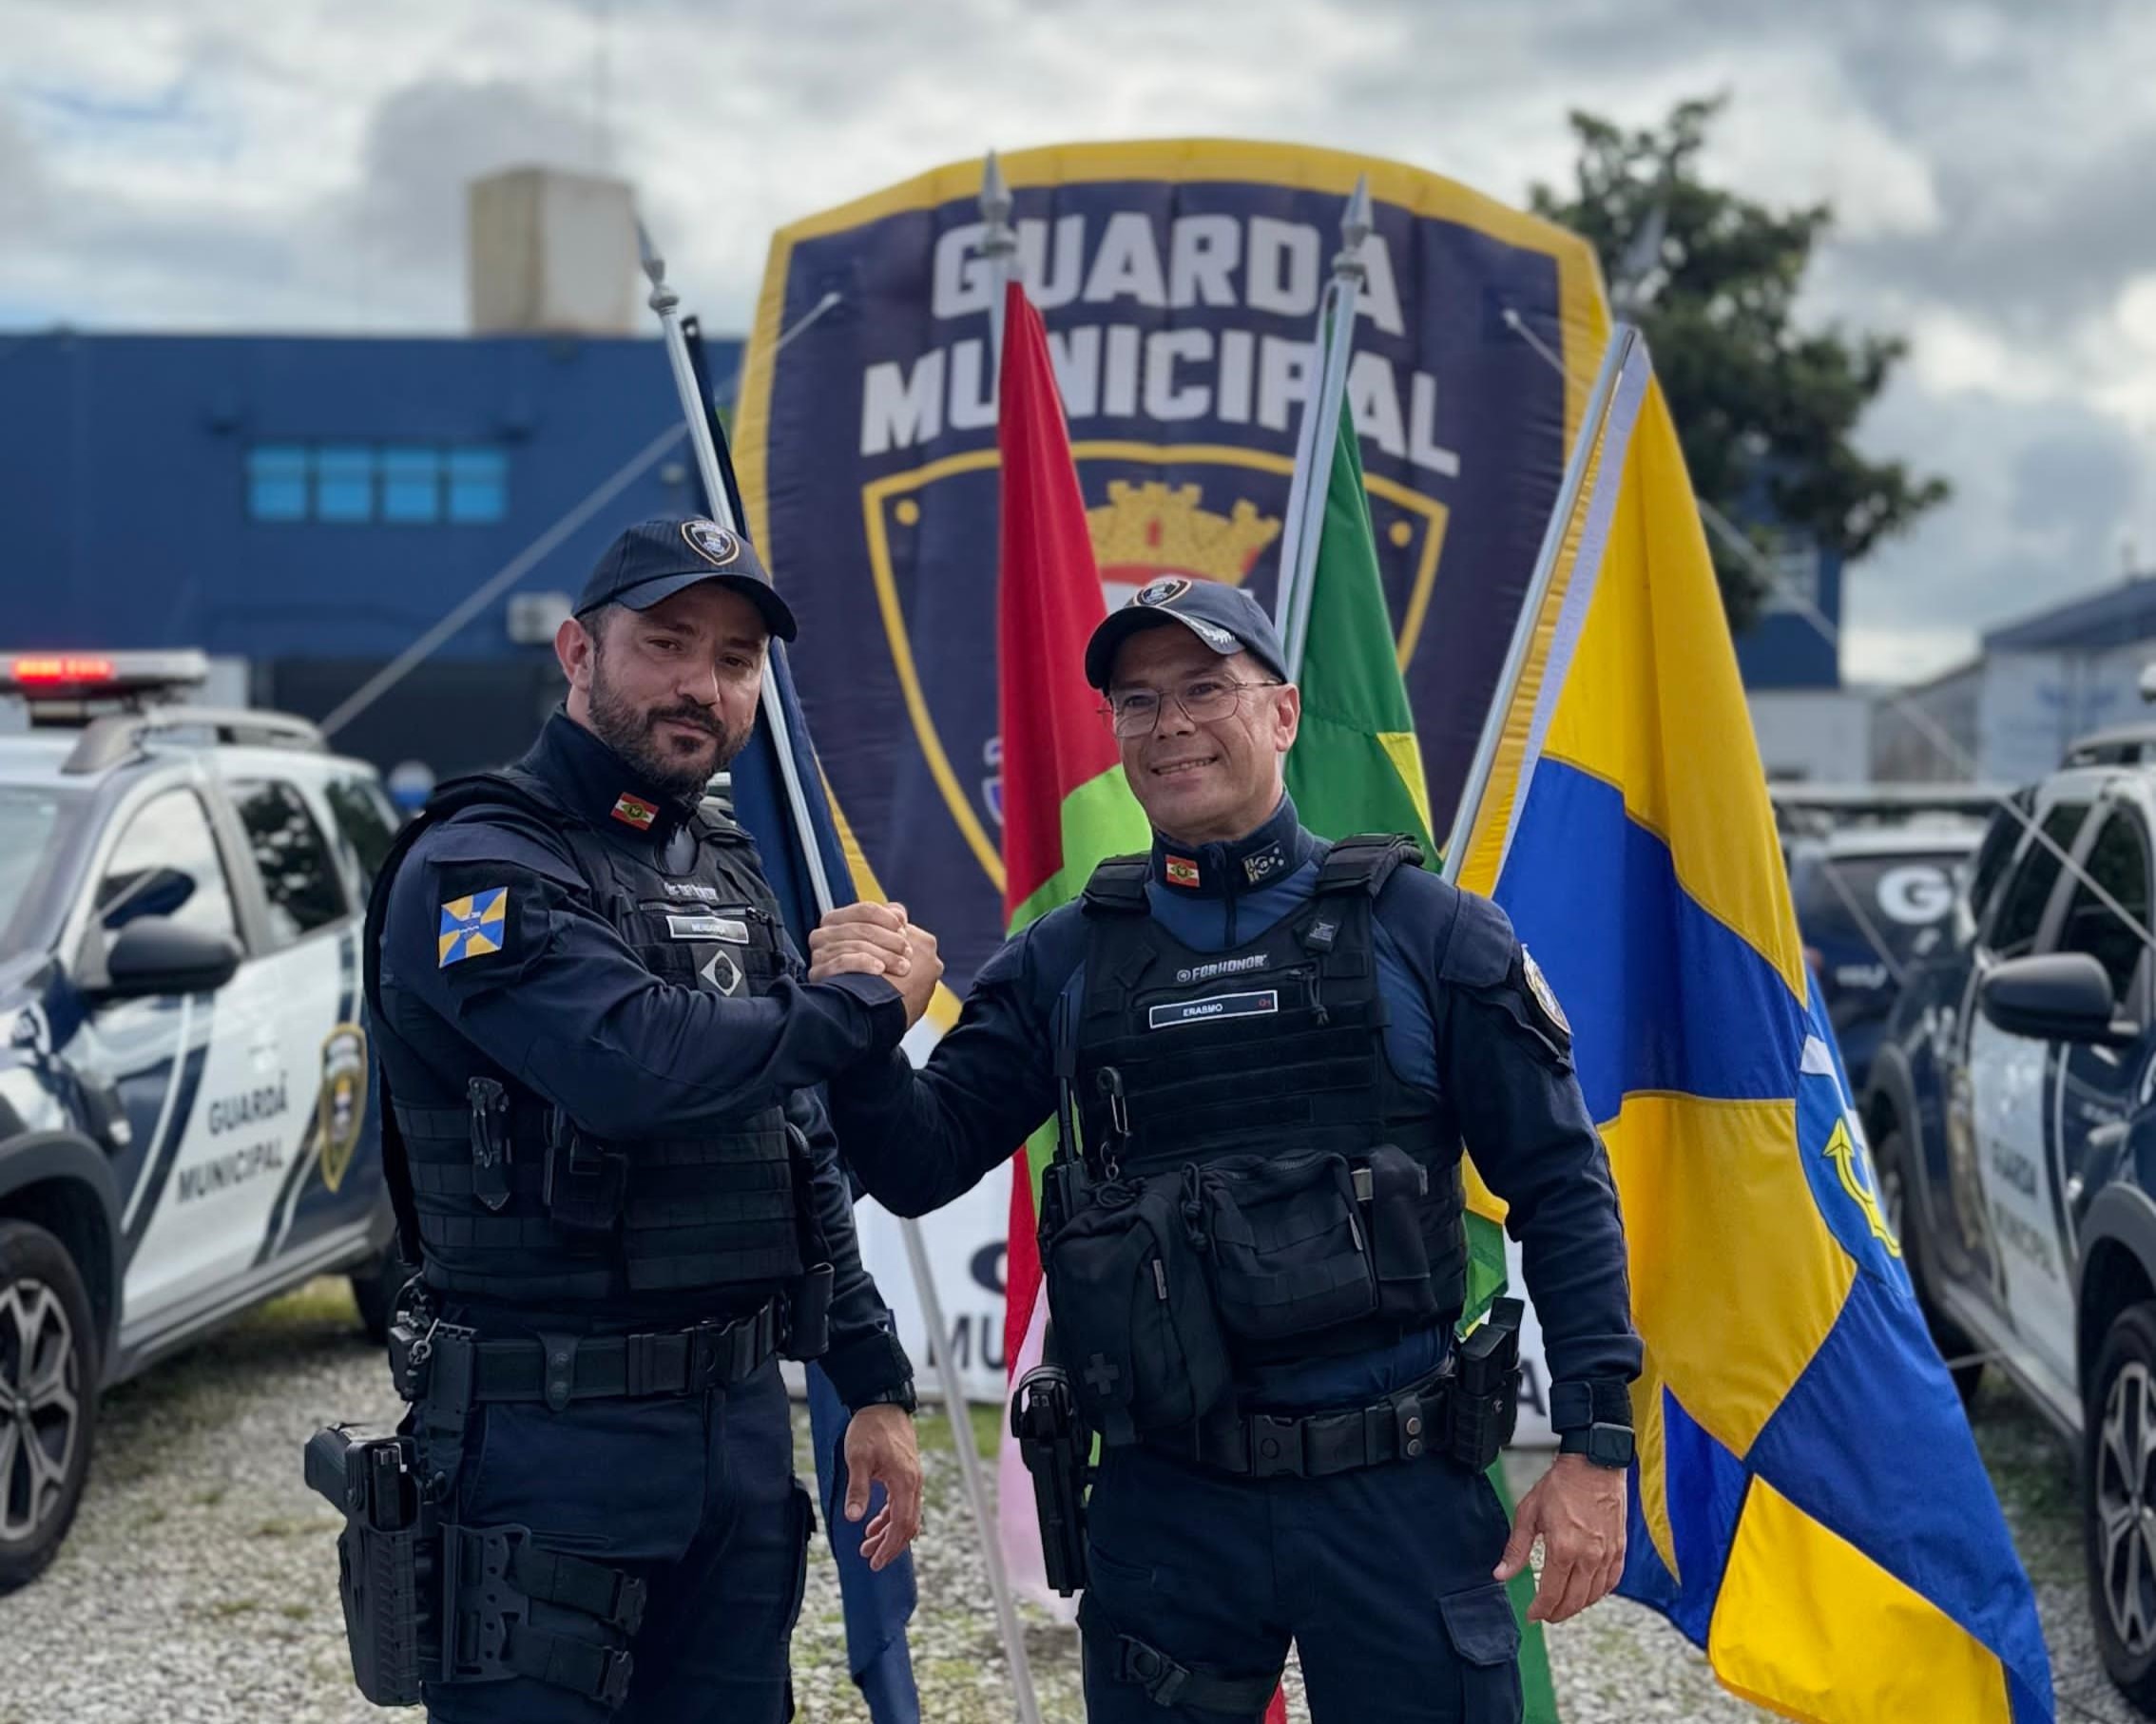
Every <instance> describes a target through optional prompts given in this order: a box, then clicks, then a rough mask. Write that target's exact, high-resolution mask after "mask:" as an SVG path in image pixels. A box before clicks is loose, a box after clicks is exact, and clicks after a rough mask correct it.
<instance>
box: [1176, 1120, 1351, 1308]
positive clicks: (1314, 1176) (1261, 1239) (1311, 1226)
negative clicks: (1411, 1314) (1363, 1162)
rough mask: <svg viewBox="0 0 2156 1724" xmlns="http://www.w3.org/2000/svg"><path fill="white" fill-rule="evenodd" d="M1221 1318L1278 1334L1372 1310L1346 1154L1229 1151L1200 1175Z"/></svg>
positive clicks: (1198, 1177) (1200, 1186) (1201, 1198)
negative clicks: (1233, 1153) (1237, 1153)
mask: <svg viewBox="0 0 2156 1724" xmlns="http://www.w3.org/2000/svg"><path fill="white" fill-rule="evenodd" d="M1197 1188H1198V1193H1199V1202H1200V1205H1201V1208H1202V1211H1203V1218H1204V1227H1205V1232H1206V1235H1207V1236H1208V1243H1209V1246H1210V1251H1211V1256H1212V1263H1213V1290H1214V1293H1215V1296H1216V1298H1217V1299H1218V1301H1219V1305H1220V1313H1221V1322H1222V1324H1223V1325H1224V1326H1225V1327H1226V1329H1227V1331H1228V1332H1229V1333H1230V1334H1232V1335H1234V1336H1235V1337H1236V1338H1237V1339H1239V1340H1242V1341H1258V1342H1266V1341H1280V1340H1285V1339H1288V1338H1290V1337H1292V1336H1296V1335H1306V1334H1310V1333H1312V1332H1314V1331H1318V1330H1322V1329H1331V1328H1333V1327H1335V1326H1336V1325H1338V1324H1343V1323H1352V1322H1354V1321H1356V1320H1357V1318H1359V1317H1368V1316H1372V1315H1374V1314H1375V1313H1376V1311H1377V1272H1376V1265H1375V1263H1374V1262H1373V1260H1372V1254H1371V1250H1370V1245H1369V1241H1368V1239H1367V1238H1366V1237H1365V1236H1364V1230H1363V1223H1362V1216H1361V1214H1360V1213H1359V1212H1360V1209H1361V1205H1360V1204H1359V1203H1358V1202H1357V1200H1356V1176H1355V1172H1354V1170H1353V1169H1352V1168H1351V1167H1350V1166H1349V1163H1348V1159H1347V1158H1346V1157H1345V1156H1340V1155H1335V1154H1333V1153H1331V1152H1330V1151H1319V1152H1305V1153H1304V1154H1301V1155H1294V1156H1284V1157H1280V1158H1277V1159H1276V1158H1273V1157H1269V1156H1232V1157H1228V1158H1226V1159H1222V1160H1219V1161H1214V1162H1210V1163H1208V1164H1207V1165H1206V1166H1204V1167H1203V1168H1200V1169H1199V1170H1198V1173H1197Z"/></svg>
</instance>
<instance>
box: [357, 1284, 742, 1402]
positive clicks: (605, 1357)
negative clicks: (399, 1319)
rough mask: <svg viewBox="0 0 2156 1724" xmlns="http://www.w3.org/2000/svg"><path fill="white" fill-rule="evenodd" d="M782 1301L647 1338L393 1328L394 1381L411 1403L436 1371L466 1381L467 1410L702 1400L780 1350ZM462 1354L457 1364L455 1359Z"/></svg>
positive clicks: (446, 1325) (443, 1326)
mask: <svg viewBox="0 0 2156 1724" xmlns="http://www.w3.org/2000/svg"><path fill="white" fill-rule="evenodd" d="M779 1342H780V1315H779V1301H778V1300H776V1299H774V1300H772V1301H771V1302H770V1303H768V1304H766V1305H764V1306H763V1307H762V1308H761V1309H760V1310H759V1311H758V1312H755V1313H754V1314H753V1315H750V1316H746V1317H741V1318H738V1319H737V1320H735V1321H734V1322H731V1323H726V1324H719V1323H699V1324H697V1325H696V1326H695V1327H693V1328H690V1329H682V1330H670V1331H663V1332H658V1333H652V1334H628V1335H541V1336H539V1337H537V1338H535V1339H529V1340H515V1341H482V1340H480V1339H479V1338H478V1337H477V1335H476V1334H475V1333H474V1332H473V1331H472V1330H469V1329H465V1328H462V1327H460V1326H458V1325H455V1324H449V1323H439V1322H437V1323H433V1324H432V1325H430V1326H429V1327H428V1328H427V1329H426V1330H425V1331H423V1332H418V1333H414V1332H413V1331H410V1330H406V1329H403V1328H402V1327H401V1326H400V1327H395V1328H393V1329H392V1330H391V1331H390V1375H391V1376H392V1377H393V1378H394V1379H395V1382H396V1387H397V1392H398V1393H399V1394H400V1395H402V1396H403V1397H404V1398H405V1399H406V1400H408V1401H416V1400H418V1399H420V1398H421V1397H422V1396H423V1395H424V1394H425V1393H426V1392H427V1388H428V1384H429V1381H430V1380H431V1379H432V1378H433V1375H434V1374H435V1373H436V1372H446V1373H448V1374H449V1376H450V1378H451V1379H452V1380H454V1381H459V1382H461V1381H463V1380H465V1379H466V1378H467V1376H468V1377H469V1381H470V1383H471V1391H470V1395H469V1397H468V1404H471V1405H476V1404H478V1403H480V1402H484V1401H544V1402H545V1403H546V1404H547V1405H548V1406H549V1407H550V1408H553V1409H554V1410H555V1411H556V1412H559V1411H561V1409H562V1408H565V1407H567V1406H568V1404H569V1403H570V1402H571V1401H599V1400H637V1399H642V1398H645V1397H647V1396H654V1395H684V1394H700V1393H702V1392H703V1390H705V1389H725V1388H728V1387H730V1386H731V1385H733V1384H736V1383H740V1382H742V1381H744V1380H745V1379H747V1378H749V1377H751V1376H754V1375H755V1374H756V1372H757V1371H759V1370H761V1369H762V1368H763V1366H764V1363H765V1362H766V1361H767V1360H769V1359H771V1358H772V1357H773V1356H774V1355H775V1354H776V1353H777V1352H778V1350H779ZM460 1354H461V1355H462V1357H459V1356H458V1355H460Z"/></svg>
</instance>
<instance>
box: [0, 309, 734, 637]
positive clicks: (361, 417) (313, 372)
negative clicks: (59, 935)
mask: <svg viewBox="0 0 2156 1724" xmlns="http://www.w3.org/2000/svg"><path fill="white" fill-rule="evenodd" d="M738 354H739V344H738V343H735V342H723V343H721V342H714V343H713V344H712V345H711V349H710V361H711V365H712V369H713V371H714V373H715V374H717V375H719V376H721V377H724V376H726V375H727V374H730V373H731V372H732V371H733V369H734V367H735V365H736V363H737V362H738ZM679 423H680V410H679V408H678V407H677V405H676V400H675V395H674V389H673V383H672V380H671V377H670V375H669V374H668V371H667V367H666V359H665V354H664V349H663V348H662V346H661V345H660V343H659V342H658V341H657V340H656V339H642V340H631V339H624V338H588V337H574V338H571V337H552V336H489V337H476V338H474V337H461V336H458V337H439V338H373V337H355V338H341V337H340V338H318V337H301V336H201V337H197V336H177V335H72V334H67V333H65V332H62V333H55V334H50V335H30V336H28V337H25V338H23V339H21V340H20V341H19V343H18V344H16V345H14V346H12V347H11V348H10V350H9V352H8V354H7V355H6V361H5V363H4V364H0V594H4V595H5V597H4V600H0V637H4V639H0V645H5V646H40V647H43V646H52V647H114V648H117V647H129V646H171V645H188V646H201V647H203V648H206V649H207V650H209V651H211V652H213V653H231V654H239V655H243V656H245V657H246V658H248V659H250V660H252V661H255V662H256V663H257V664H258V665H260V664H263V663H266V662H273V661H279V660H287V659H320V660H337V661H367V660H374V661H379V660H384V659H387V658H389V657H391V656H393V655H394V654H395V653H396V652H398V651H399V650H401V649H402V648H403V647H405V646H407V645H409V644H410V643H411V642H412V641H413V639H414V637H415V636H416V635H418V634H419V633H420V632H421V631H422V630H424V629H426V628H427V627H429V626H430V625H431V624H433V623H436V622H437V621H439V620H440V619H441V617H442V616H443V615H444V613H446V612H447V611H448V610H449V609H450V608H451V606H452V605H453V604H454V603H456V602H457V601H458V600H459V599H461V598H462V597H464V596H465V595H466V594H467V593H469V592H470V591H471V590H472V588H473V587H475V586H477V585H478V584H480V583H481V582H482V581H484V580H485V579H486V578H487V577H488V576H490V575H491V574H492V573H493V572H494V571H495V570H496V569H498V568H499V567H501V566H502V565H504V564H505V563H507V562H508V561H509V559H510V557H512V556H514V555H515V554H516V553H517V552H518V551H520V550H522V549H523V548H524V547H525V546H527V545H529V543H530V542H531V541H532V540H533V539H535V538H537V537H538V536H539V535H540V534H541V533H542V532H544V531H545V530H546V528H547V527H549V526H550V525H551V524H552V523H553V522H554V521H555V520H556V519H557V518H558V517H559V516H561V515H562V514H563V513H565V512H566V511H567V510H568V509H569V508H571V507H573V506H574V505H575V504H576V503H577V502H578V500H579V499H581V498H582V497H584V496H585V495H586V493H587V492H588V491H589V490H590V489H591V488H593V487H594V486H596V485H597V484H599V483H600V482H601V481H602V480H603V479H605V478H606V476H607V475H608V474H609V473H611V472H613V471H614V470H615V469H618V468H619V467H621V466H622V465H623V464H624V463H625V462H626V461H627V460H629V459H630V457H631V456H633V455H634V454H635V453H636V452H637V451H638V450H640V449H642V448H643V447H644V446H645V444H646V443H648V442H649V441H650V439H651V438H652V437H653V436H655V435H656V434H658V433H659V432H660V431H663V430H664V429H665V428H667V427H668V426H671V425H677V424H679ZM263 449H268V450H273V451H275V450H287V451H289V450H294V449H302V450H310V451H318V450H324V449H328V450H333V451H336V450H343V451H347V454H346V455H345V456H344V457H343V458H344V463H345V471H346V475H347V478H349V476H350V472H351V469H352V462H351V457H350V452H349V451H354V450H357V451H362V452H363V451H370V450H371V451H376V452H379V451H386V450H400V451H403V463H404V465H403V469H402V470H403V471H404V472H405V473H406V474H407V475H409V473H410V471H411V470H412V466H413V462H414V451H420V452H421V457H422V458H421V459H420V465H421V467H422V468H423V467H424V459H423V452H424V451H436V452H438V453H439V454H440V455H441V456H442V457H443V458H444V459H445V460H446V459H448V457H449V456H451V455H452V454H457V453H460V452H461V453H464V454H466V455H468V456H472V457H476V458H475V459H472V460H467V461H466V462H464V463H463V465H464V466H466V467H472V468H474V469H476V470H477V471H478V472H479V473H480V474H481V476H482V478H483V477H484V475H485V473H486V472H487V471H489V470H493V471H496V472H498V474H499V478H500V485H501V491H500V507H499V512H498V518H494V519H480V520H472V521H453V520H447V519H437V520H436V521H434V522H433V523H426V524H415V523H411V522H395V521H386V520H382V519H379V518H378V515H379V513H380V510H379V509H378V508H377V509H375V510H373V511H370V512H373V513H375V515H376V516H377V518H375V519H371V520H367V521H328V520H319V519H304V520H263V519H258V518H255V515H254V514H253V513H252V512H251V510H250V491H249V471H250V452H251V451H255V450H263ZM489 451H498V461H495V460H492V459H491V457H490V456H489ZM668 468H671V469H673V471H674V472H675V473H676V474H677V475H679V477H677V479H676V481H675V482H674V483H671V484H669V483H667V482H666V481H665V480H664V478H662V476H661V473H662V470H663V469H668ZM694 494H695V493H694V490H693V481H692V480H687V478H686V462H685V459H684V458H683V455H682V453H681V452H680V451H675V452H674V453H672V454H671V455H669V456H668V457H667V458H666V459H664V460H662V461H661V462H660V463H658V464H657V466H655V467H654V468H653V469H650V470H648V471H646V472H645V474H644V475H643V476H642V477H640V478H639V479H638V480H636V481H635V482H634V483H633V484H632V485H630V486H629V487H628V488H626V490H625V491H624V492H623V493H622V494H621V495H620V496H619V497H618V498H616V499H615V500H614V502H613V503H611V504H610V505H608V506H607V507H606V508H603V509H602V510H600V511H599V513H598V515H597V516H596V517H595V518H594V519H593V520H592V521H591V522H590V523H588V524H587V526H586V527H584V528H583V529H582V530H580V531H579V532H577V533H575V534H572V535H571V536H570V537H569V538H568V540H567V541H566V542H565V543H564V544H563V545H562V546H559V547H558V548H556V549H555V550H554V551H553V552H552V553H551V554H550V555H549V557H548V558H546V559H545V560H544V561H543V562H542V563H540V564H539V565H537V566H536V567H534V568H533V569H532V570H531V571H530V572H529V574H528V575H527V576H526V577H525V578H524V579H523V580H522V581H521V582H520V583H519V584H518V589H519V590H524V591H545V590H549V589H550V590H558V591H567V592H574V591H575V590H576V589H577V588H578V587H579V586H580V585H582V584H583V581H584V578H585V576H586V574H587V572H588V570H589V569H590V567H591V565H592V563H593V562H594V561H595V560H596V558H597V556H598V554H599V552H600V550H601V549H602V548H603V547H604V546H605V544H606V541H607V539H608V538H610V537H611V536H612V534H613V533H614V532H615V530H617V528H618V527H620V526H621V525H623V524H624V523H626V522H627V521H630V520H634V519H637V518H639V517H642V516H645V515H651V514H657V513H661V512H664V511H667V510H678V509H683V508H687V507H689V506H690V499H691V498H692V497H693V496H694ZM478 501H479V503H480V505H481V507H480V508H479V509H478V511H477V512H479V513H480V514H482V515H484V514H487V513H490V512H492V511H491V509H489V508H487V507H485V506H486V502H487V500H486V498H485V497H484V495H480V496H479V497H478ZM446 507H447V500H446V498H445V508H446ZM534 650H537V651H540V652H542V653H543V651H544V649H532V648H514V647H512V646H511V645H510V642H508V640H507V638H506V636H505V634H504V632H503V622H502V612H501V608H500V607H499V606H498V605H497V606H491V607H489V609H488V610H486V611H485V612H483V613H482V614H481V615H480V616H478V617H476V618H474V619H473V620H472V623H469V624H468V625H466V626H465V627H464V628H463V629H462V630H460V631H459V632H458V634H457V635H456V636H455V637H454V638H453V639H452V640H451V641H450V642H448V643H447V644H446V645H445V646H444V647H443V649H442V656H443V657H444V658H445V659H448V660H451V661H455V660H468V661H469V660H479V659H488V658H499V657H503V656H529V655H530V654H531V653H532V652H533V651H534Z"/></svg>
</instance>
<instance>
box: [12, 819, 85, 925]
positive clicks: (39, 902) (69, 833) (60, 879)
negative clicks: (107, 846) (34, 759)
mask: <svg viewBox="0 0 2156 1724" xmlns="http://www.w3.org/2000/svg"><path fill="white" fill-rule="evenodd" d="M82 811H83V797H82V795H81V793H79V792H75V791H68V790H60V789H48V788H47V787H45V786H43V785H29V784H0V957H5V956H7V955H8V954H10V953H11V952H14V951H17V950H20V949H21V948H24V947H26V946H29V945H31V944H33V943H35V941H36V940H37V938H38V937H39V934H40V932H41V930H42V929H45V928H46V927H47V925H48V920H49V919H50V918H51V917H53V916H55V915H57V913H58V899H59V896H60V891H61V888H62V885H63V883H64V880H65V876H66V855H67V850H68V847H69V845H70V844H71V843H72V841H73V838H74V835H75V831H76V828H77V827H78V826H79V825H80V823H81V819H82Z"/></svg>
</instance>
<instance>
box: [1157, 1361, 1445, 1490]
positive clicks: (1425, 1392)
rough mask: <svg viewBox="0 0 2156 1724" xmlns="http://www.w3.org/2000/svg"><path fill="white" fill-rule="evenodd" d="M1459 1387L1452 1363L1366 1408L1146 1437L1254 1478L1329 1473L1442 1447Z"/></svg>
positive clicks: (1244, 1419) (1230, 1420) (1208, 1423)
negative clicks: (1178, 1436) (1178, 1437)
mask: <svg viewBox="0 0 2156 1724" xmlns="http://www.w3.org/2000/svg"><path fill="white" fill-rule="evenodd" d="M1454 1387H1455V1385H1454V1382H1453V1373H1452V1370H1450V1368H1448V1369H1447V1370H1442V1371H1438V1372H1436V1373H1434V1374H1433V1375H1431V1376H1428V1377H1424V1378H1423V1379H1421V1380H1420V1381H1419V1382H1416V1383H1413V1384H1410V1385H1409V1386H1408V1387H1407V1388H1406V1389H1401V1390H1399V1391H1398V1392H1397V1393H1396V1394H1393V1395H1390V1396H1388V1397H1387V1398H1386V1399H1384V1400H1382V1401H1379V1402H1376V1403H1375V1404H1373V1405H1371V1406H1368V1407H1350V1408H1336V1409H1333V1410H1330V1411H1324V1412H1312V1413H1301V1414H1276V1413H1264V1412H1241V1411H1238V1412H1232V1413H1228V1414H1225V1415H1216V1416H1214V1417H1211V1418H1208V1419H1206V1420H1205V1421H1204V1422H1203V1424H1202V1425H1200V1426H1199V1427H1198V1428H1197V1431H1196V1433H1195V1435H1194V1436H1192V1437H1186V1438H1184V1439H1181V1440H1174V1441H1171V1440H1168V1439H1166V1438H1162V1439H1158V1440H1152V1439H1149V1440H1148V1442H1149V1445H1150V1446H1155V1447H1158V1448H1160V1449H1162V1450H1164V1451H1165V1452H1167V1453H1170V1454H1180V1455H1184V1456H1186V1457H1193V1458H1195V1459H1197V1460H1199V1461H1202V1462H1203V1463H1204V1464H1205V1465H1208V1466H1213V1467H1218V1468H1219V1469H1220V1470H1221V1471H1222V1472H1229V1473H1238V1474H1243V1475H1247V1476H1248V1477H1251V1478H1256V1479H1269V1478H1272V1477H1274V1476H1275V1475H1276V1474H1280V1473H1288V1474H1292V1475H1293V1476H1295V1477H1297V1478H1300V1479H1323V1478H1329V1477H1331V1476H1332V1475H1333V1474H1334V1473H1342V1472H1354V1471H1357V1469H1358V1468H1361V1467H1365V1466H1381V1465H1385V1464H1386V1463H1387V1462H1389V1461H1414V1460H1417V1459H1419V1458H1421V1457H1422V1456H1423V1455H1425V1454H1428V1453H1430V1452H1432V1451H1433V1450H1434V1449H1440V1450H1441V1449H1443V1448H1444V1447H1445V1446H1446V1445H1447V1443H1448V1441H1449V1438H1450V1434H1451V1413H1452V1401H1453V1389H1454Z"/></svg>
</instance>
